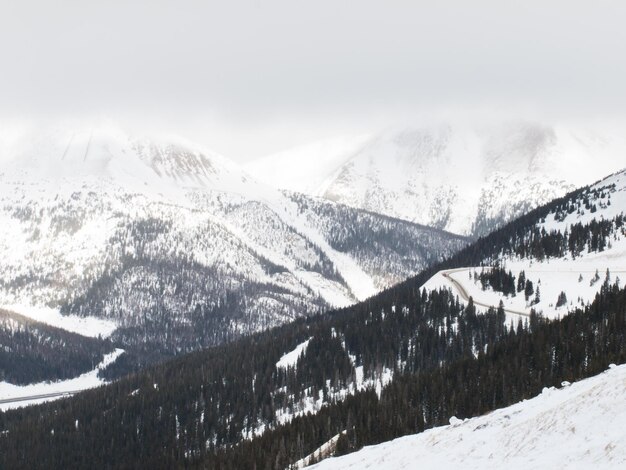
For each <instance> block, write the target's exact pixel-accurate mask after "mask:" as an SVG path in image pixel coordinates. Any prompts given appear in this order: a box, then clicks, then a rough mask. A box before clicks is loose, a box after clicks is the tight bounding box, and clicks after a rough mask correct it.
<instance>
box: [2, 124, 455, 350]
mask: <svg viewBox="0 0 626 470" xmlns="http://www.w3.org/2000/svg"><path fill="white" fill-rule="evenodd" d="M3 131H4V133H3ZM0 162H2V167H1V170H0V225H2V227H4V230H3V232H2V234H0V260H1V261H0V305H4V306H6V307H7V308H12V309H13V310H16V311H19V312H20V313H21V314H23V315H26V316H31V317H33V318H36V319H37V320H38V321H43V322H48V323H53V324H54V325H56V326H60V324H61V323H64V322H60V321H59V318H66V317H59V315H58V312H59V310H62V311H63V313H72V314H75V315H78V316H80V317H93V316H96V317H99V318H101V319H102V318H104V319H106V323H102V324H100V326H102V327H104V329H102V328H101V329H99V330H98V331H97V332H96V330H95V329H94V328H95V325H96V324H97V322H95V323H94V321H92V320H89V321H90V322H91V323H90V324H91V325H92V326H93V327H94V328H91V327H90V328H91V329H90V331H91V332H92V333H88V332H85V334H98V333H101V334H104V335H109V334H111V332H112V330H113V329H114V328H115V326H116V325H117V326H118V327H120V328H122V329H126V332H121V333H119V334H120V335H122V336H124V335H126V334H127V333H129V332H130V331H131V330H132V335H134V337H136V338H137V340H139V337H138V336H137V332H136V329H137V328H139V329H141V328H145V327H146V325H151V326H150V328H152V330H153V331H152V333H151V334H153V335H155V336H156V335H159V334H165V333H164V331H165V330H167V329H169V328H174V329H175V330H176V329H178V328H183V329H187V330H188V329H190V328H191V330H192V331H195V333H196V334H195V335H193V334H192V333H191V332H186V333H184V334H183V333H179V334H180V335H181V336H185V337H192V336H193V337H195V338H196V339H193V340H191V339H190V340H185V343H186V344H187V343H188V342H189V341H192V342H193V341H204V340H205V338H206V335H204V334H201V335H198V334H197V333H198V331H197V328H196V327H198V326H201V325H204V327H206V328H209V329H211V328H213V329H215V328H214V327H217V326H216V325H212V324H210V323H208V322H207V318H209V317H210V318H212V319H216V318H221V320H220V321H221V322H222V323H223V324H227V325H228V326H227V328H228V332H229V334H231V333H233V334H240V333H245V332H250V331H256V330H258V329H259V328H265V327H268V326H272V325H276V324H279V323H283V322H285V321H289V320H292V319H294V318H296V317H298V316H300V315H303V314H306V313H309V312H313V311H316V310H317V309H320V308H328V307H331V306H345V305H348V304H351V303H353V302H355V301H357V300H362V299H364V298H367V297H369V296H371V295H373V294H374V293H376V292H377V291H378V290H379V289H381V288H384V287H387V286H389V285H390V284H392V283H394V282H398V281H400V280H401V279H403V278H404V277H405V276H406V275H407V274H409V275H410V274H414V273H416V272H418V271H419V270H421V269H423V268H424V266H425V265H426V264H428V263H430V262H433V261H436V260H438V259H440V258H441V257H442V256H445V255H447V254H450V253H452V252H453V251H455V250H456V249H458V248H460V247H461V246H462V245H463V244H464V243H465V240H464V239H462V238H460V237H456V236H453V235H451V234H444V233H440V232H437V233H435V232H433V231H431V230H430V229H428V228H425V227H419V226H415V225H413V224H410V223H406V222H404V221H400V220H390V219H388V218H384V217H381V216H377V215H376V214H367V213H362V214H361V213H360V212H359V211H356V210H354V209H351V208H346V207H342V206H339V205H336V204H331V203H326V204H321V203H315V202H314V201H312V200H311V199H310V198H306V197H304V196H302V197H301V198H298V197H295V195H293V194H283V193H282V192H280V191H278V190H276V189H274V188H271V187H269V186H267V185H265V184H263V183H259V182H257V181H256V180H255V179H254V178H252V177H251V176H250V175H249V174H247V173H246V172H245V171H243V170H242V169H241V168H239V167H238V166H237V165H235V164H234V163H232V162H230V161H228V160H227V159H225V158H224V157H221V156H220V155H217V154H215V153H213V152H210V151H207V150H205V149H202V148H199V147H198V146H196V145H194V144H191V143H189V142H185V141H183V140H181V139H177V138H163V137H158V138H151V137H145V136H139V137H134V136H131V135H128V134H126V133H125V132H123V131H121V130H120V129H118V128H116V127H115V126H103V127H95V128H85V129H81V128H70V129H69V130H68V129H66V128H26V129H21V130H19V131H16V130H14V129H13V130H11V132H9V131H7V130H5V129H2V130H0ZM346 215H348V216H349V217H348V216H346ZM380 230H386V231H391V232H394V233H398V234H400V235H399V239H396V240H394V241H393V243H390V242H385V241H384V240H382V241H381V240H376V244H374V243H373V242H372V243H370V242H368V239H372V238H373V236H371V235H370V233H378V232H379V231H380ZM377 231H378V232H377ZM341 233H344V234H345V233H349V234H356V236H357V238H356V239H355V241H353V242H352V244H350V243H346V242H345V237H343V238H341V237H339V235H338V234H341ZM339 239H341V240H342V243H341V244H338V243H337V240H339ZM356 243H358V245H359V248H358V250H356V249H354V246H355V244H356ZM405 252H415V253H417V254H416V255H414V256H411V257H405V256H403V255H402V253H405ZM390 257H396V258H398V259H399V260H400V261H399V262H398V263H389V262H387V263H385V259H388V258H390ZM377 265H378V266H380V268H379V269H377V270H375V269H373V268H372V266H377ZM46 308H47V309H48V310H46ZM50 309H53V310H50ZM42 312H48V313H47V314H46V315H43V316H42V315H41V313H42ZM194 312H196V313H194ZM192 314H193V315H195V317H194V319H193V320H192V319H191V316H192ZM48 317H49V318H48ZM224 317H227V318H228V319H226V318H224ZM216 321H217V320H216ZM72 324H76V325H78V329H79V330H80V331H79V332H82V329H83V327H85V326H86V323H84V322H83V323H82V324H81V323H76V322H74V323H72ZM68 328H69V319H68ZM72 329H73V330H76V329H77V328H76V327H72ZM222 333H223V332H220V333H219V334H220V335H221V334H222ZM129 334H130V333H129ZM211 334H217V333H214V332H212V333H211ZM124 337H126V336H124ZM168 337H170V338H172V336H171V335H168ZM198 338H200V339H198ZM220 338H221V336H220ZM152 339H153V340H154V341H156V342H158V341H159V340H158V339H157V338H152ZM144 340H145V338H144ZM172 341H174V340H172ZM207 341H210V342H213V341H218V339H215V340H213V339H211V340H208V339H207ZM200 346H206V344H195V343H194V346H189V345H187V346H186V347H185V349H187V348H188V347H200ZM179 347H180V345H179V344H173V345H170V346H169V347H168V348H174V349H175V350H179V349H178V348H179Z"/></svg>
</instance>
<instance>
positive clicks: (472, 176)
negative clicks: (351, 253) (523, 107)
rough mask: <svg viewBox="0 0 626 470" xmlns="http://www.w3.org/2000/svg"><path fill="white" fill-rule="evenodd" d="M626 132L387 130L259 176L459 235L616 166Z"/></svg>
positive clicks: (272, 166) (498, 126)
mask: <svg viewBox="0 0 626 470" xmlns="http://www.w3.org/2000/svg"><path fill="white" fill-rule="evenodd" d="M624 155H626V139H625V138H624V134H621V133H619V132H609V131H606V130H603V131H602V132H595V131H591V130H588V129H578V128H574V127H567V126H559V125H545V124H541V123H537V122H531V121H504V122H498V123H491V124H484V125H483V124H479V123H475V124H472V125H467V124H464V125H460V124H452V123H443V124H440V125H436V126H428V127H407V128H402V129H392V130H387V131H385V132H382V133H379V134H376V135H373V136H370V137H369V138H367V137H363V136H360V137H356V138H353V139H336V140H331V141H327V142H321V143H319V144H311V145H308V146H304V147H300V148H296V149H293V150H292V151H284V152H281V153H280V154H277V155H272V156H268V157H265V158H261V159H259V160H257V161H253V162H251V163H250V164H248V165H247V166H246V168H247V169H248V171H250V172H252V173H254V174H255V175H256V176H257V177H259V178H261V179H262V180H264V181H266V182H268V183H271V184H274V185H276V186H277V187H283V188H287V189H291V190H295V189H296V188H298V190H299V191H305V192H308V193H310V194H313V195H316V196H320V197H323V198H325V199H328V200H331V201H337V202H341V203H343V204H346V205H349V206H351V207H356V208H361V209H366V210H369V211H373V212H376V213H380V214H386V215H389V216H392V217H396V218H400V219H403V220H408V221H412V222H417V223H420V224H423V225H427V226H431V227H434V228H440V229H444V230H447V231H450V232H453V233H459V234H463V235H471V236H479V235H484V234H486V233H488V232H490V231H492V230H493V229H494V228H496V227H498V226H501V225H502V224H503V223H504V222H507V221H509V220H512V219H513V218H515V217H517V216H519V215H521V214H524V213H526V212H527V211H528V210H530V209H532V208H534V207H537V206H539V205H541V204H544V203H546V202H548V201H550V200H552V199H554V198H556V197H559V196H562V195H564V194H565V193H566V192H568V191H570V190H572V189H573V188H575V187H578V186H581V185H584V184H590V183H593V182H594V181H596V180H597V179H599V178H601V177H602V176H604V175H606V174H609V173H611V172H613V171H616V170H618V169H620V165H621V164H622V162H623V161H624Z"/></svg>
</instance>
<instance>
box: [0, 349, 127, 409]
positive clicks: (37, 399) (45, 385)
mask: <svg viewBox="0 0 626 470" xmlns="http://www.w3.org/2000/svg"><path fill="white" fill-rule="evenodd" d="M123 353H124V350H123V349H116V350H115V351H113V352H112V353H110V354H107V355H105V356H104V358H103V359H102V362H100V364H98V365H97V366H96V367H95V368H94V369H93V370H92V371H89V372H85V373H84V374H81V375H80V376H78V377H75V378H73V379H68V380H61V381H58V382H41V383H35V384H30V385H24V386H19V385H13V384H10V383H7V382H0V411H6V410H9V409H13V408H21V407H23V406H28V405H35V404H38V403H44V402H47V401H50V400H56V399H58V398H62V397H64V396H69V395H73V394H74V393H77V392H80V391H82V390H87V389H88V388H94V387H98V386H100V385H102V384H104V383H106V382H105V381H104V380H102V379H101V378H100V377H98V372H100V371H101V370H102V369H104V368H106V367H107V366H108V365H109V364H112V363H113V362H115V361H116V360H117V358H118V357H120V356H121V355H122V354H123Z"/></svg>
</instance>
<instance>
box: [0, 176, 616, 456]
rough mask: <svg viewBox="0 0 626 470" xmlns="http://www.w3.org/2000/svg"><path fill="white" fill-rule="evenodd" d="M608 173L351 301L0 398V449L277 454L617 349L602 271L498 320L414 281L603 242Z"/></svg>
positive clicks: (492, 398) (588, 365)
mask: <svg viewBox="0 0 626 470" xmlns="http://www.w3.org/2000/svg"><path fill="white" fill-rule="evenodd" d="M611 178H612V179H608V180H605V181H601V182H599V183H598V184H596V185H594V186H592V187H588V188H582V189H580V190H577V191H575V192H573V193H571V194H570V195H568V196H567V197H565V198H562V199H558V200H555V201H553V202H551V203H550V204H548V205H546V206H542V207H540V208H538V209H536V210H534V211H532V212H531V213H529V214H527V215H525V216H523V217H521V218H519V219H517V220H515V221H514V222H512V223H510V224H508V225H506V226H505V227H503V228H502V229H500V230H498V231H496V232H494V233H492V234H490V235H489V236H487V237H485V238H482V239H479V240H478V241H477V242H476V243H474V244H472V245H470V246H468V247H467V248H465V249H463V250H462V251H460V252H459V253H458V254H456V255H454V256H453V257H452V258H450V259H449V260H447V261H445V262H444V263H440V264H439V265H437V266H433V267H431V268H429V269H427V270H425V271H423V272H422V273H420V274H419V275H418V276H416V277H414V278H411V279H409V280H407V281H406V282H403V283H401V284H399V285H397V286H394V287H392V288H390V289H388V290H385V291H383V292H382V293H380V294H378V295H377V296H374V297H372V298H370V299H368V300H367V301H366V302H362V303H358V304H356V305H354V306H351V307H347V308H344V309H341V310H337V311H333V312H329V313H327V314H325V315H320V316H316V317H310V318H308V319H306V320H305V319H301V320H298V321H296V322H294V323H292V324H289V325H285V326H282V327H280V328H278V329H273V330H270V331H267V332H264V333H262V334H257V335H253V336H251V337H248V338H244V339H242V340H240V341H236V342H234V343H231V344H229V345H224V346H220V347H217V348H211V349H208V350H206V351H202V352H197V353H194V354H191V355H187V356H181V357H179V358H177V359H175V360H173V361H171V362H167V363H164V364H162V365H159V366H154V367H150V368H148V369H146V370H144V371H141V372H139V373H137V374H133V375H131V376H129V377H126V378H123V379H121V380H119V381H116V382H115V383H113V384H112V385H110V386H107V387H103V388H101V389H97V390H93V391H89V392H85V393H83V394H79V395H77V396H76V397H74V398H72V399H66V400H61V401H57V402H53V403H50V404H47V405H43V406H42V407H34V408H26V409H24V410H21V411H10V412H7V413H4V414H0V428H1V429H2V430H3V433H2V434H0V449H1V450H2V452H0V455H2V458H3V459H4V460H3V463H4V464H5V465H7V466H15V465H17V463H18V462H28V465H29V466H31V467H32V468H37V463H38V462H42V461H43V459H42V457H43V456H44V455H45V456H46V458H47V459H48V460H47V461H48V462H50V461H52V462H53V463H54V464H55V465H57V466H64V465H67V464H69V462H72V465H73V466H75V467H77V468H82V467H87V466H93V465H98V462H100V463H101V464H104V463H105V462H106V463H107V465H109V466H112V467H120V466H123V465H128V463H129V462H142V465H149V466H151V467H153V468H172V467H179V466H181V467H182V466H187V467H203V468H207V467H208V468H253V467H255V466H256V467H257V468H285V467H287V466H288V465H290V464H293V463H295V462H296V461H298V460H299V459H302V458H303V457H305V456H307V455H309V454H310V453H312V452H314V451H315V450H316V449H318V448H319V447H320V446H322V445H323V444H324V443H326V442H328V441H329V440H331V439H332V438H334V437H335V436H338V435H339V436H340V437H339V439H338V440H337V443H336V452H337V453H347V452H351V451H354V450H357V449H359V448H361V447H362V446H364V445H370V444H376V443H380V442H384V441H386V440H389V439H392V438H395V437H399V436H402V435H407V434H414V433H415V432H421V431H424V430H426V429H430V428H433V427H437V426H441V425H444V424H446V423H448V421H449V419H450V417H452V416H456V417H458V418H459V419H465V418H471V417H474V416H480V415H483V414H485V413H487V412H489V411H493V410H495V409H498V408H502V407H505V406H509V405H512V404H514V403H517V402H519V401H520V400H523V399H529V398H531V397H533V396H536V395H537V394H539V393H540V392H541V390H542V389H543V388H544V387H553V386H554V387H557V386H560V384H561V383H562V382H563V381H569V382H573V381H576V380H580V379H583V378H586V377H590V376H592V375H595V374H598V373H600V372H601V371H603V370H605V369H606V368H607V367H608V366H609V364H611V363H623V362H626V340H625V338H626V316H625V312H626V310H625V308H626V290H624V289H623V287H622V286H621V285H620V284H619V282H617V281H616V280H615V279H614V278H611V277H609V276H606V275H605V277H604V278H603V279H601V281H600V282H598V283H597V291H596V294H595V296H594V297H593V301H592V302H591V303H589V304H586V305H584V306H580V305H579V306H576V305H574V306H573V308H572V309H570V310H569V312H568V314H567V315H563V316H561V318H560V319H555V320H550V319H548V318H545V317H543V316H541V315H537V314H536V313H534V312H532V313H531V314H530V317H529V318H524V319H522V320H521V321H517V322H515V321H514V322H511V321H510V319H509V318H507V314H506V312H505V311H504V309H502V308H492V309H487V311H486V312H485V313H482V314H480V313H479V312H478V311H477V309H476V307H475V305H473V303H472V302H467V304H466V305H463V303H461V302H460V300H459V298H458V297H457V296H456V294H454V293H452V292H451V291H449V290H448V289H441V290H435V291H431V292H427V291H426V290H422V289H421V286H423V285H424V283H426V282H427V281H428V280H429V279H430V278H432V276H433V275H434V274H435V273H437V272H439V271H441V270H449V269H455V268H458V267H464V266H481V265H483V264H484V265H486V266H493V263H496V262H499V261H500V260H502V259H504V258H506V257H513V256H516V257H520V258H524V259H527V260H535V261H539V260H546V259H560V258H563V259H564V258H565V257H566V256H569V255H567V253H569V254H572V255H573V256H575V257H576V259H584V258H585V256H594V255H595V254H597V253H605V254H608V253H610V252H611V250H613V249H614V247H616V246H618V245H619V243H616V242H617V241H619V240H623V238H624V237H625V236H626V234H624V231H623V217H622V213H623V210H624V208H623V207H620V206H619V205H617V204H618V202H619V201H620V198H621V194H622V192H623V191H624V184H623V183H624V181H625V180H624V173H623V172H622V173H619V174H616V175H614V176H613V177H611ZM608 199H610V200H611V201H615V202H611V204H608ZM593 207H595V210H594V212H593V213H594V214H595V216H594V219H595V221H594V219H591V220H583V219H580V224H578V222H577V223H573V224H572V225H571V226H570V227H574V226H576V227H578V228H576V229H575V230H574V229H572V228H570V229H569V230H567V232H560V231H556V230H555V231H552V232H546V231H545V230H542V229H541V227H542V224H544V223H548V222H550V220H554V218H555V217H557V218H559V219H563V218H566V217H568V215H567V214H569V215H573V214H576V216H581V217H582V216H584V214H583V212H584V213H587V211H589V212H591V209H592V208H593ZM605 210H606V215H607V217H606V218H604V217H602V215H603V211H605ZM576 216H574V217H576ZM583 222H584V223H583ZM616 255H618V253H617V252H616ZM493 269H496V268H495V267H493ZM113 366H115V365H113ZM77 422H78V423H79V424H78V427H77V425H76V423H77ZM79 429H80V431H79ZM341 436H343V437H341ZM27 449H28V450H27ZM84 449H90V452H89V455H87V454H86V453H85V452H84ZM24 459H25V460H24Z"/></svg>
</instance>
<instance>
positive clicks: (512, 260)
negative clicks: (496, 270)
mask: <svg viewBox="0 0 626 470" xmlns="http://www.w3.org/2000/svg"><path fill="white" fill-rule="evenodd" d="M584 201H587V202H586V203H587V204H588V205H589V207H593V211H592V210H586V209H585V208H584V204H585V202H584ZM568 205H570V206H571V207H572V208H573V207H575V206H576V207H581V208H580V209H577V210H572V212H571V213H565V214H561V213H557V212H554V211H553V212H551V213H550V214H548V216H547V217H545V220H544V221H541V222H540V223H539V225H538V226H539V228H543V229H545V230H546V232H552V231H558V232H561V233H565V232H568V231H571V228H572V225H573V224H579V223H580V224H583V225H584V224H589V223H590V222H592V221H593V220H606V221H610V220H613V219H614V218H615V217H616V216H623V215H624V214H626V170H623V171H621V172H617V173H615V174H614V175H611V176H609V177H607V178H605V179H603V180H601V181H599V182H597V183H596V184H594V185H592V186H591V187H590V188H588V189H587V190H585V191H583V193H581V194H580V195H579V196H577V197H576V198H574V199H573V200H572V201H570V202H569V204H568ZM499 263H500V264H501V266H503V267H504V268H505V269H507V270H510V271H511V273H512V274H513V275H514V276H516V277H518V276H519V275H520V273H521V272H522V271H523V272H524V273H525V277H526V279H528V280H530V281H531V282H532V283H533V285H534V287H535V290H536V289H537V288H539V291H540V297H539V302H536V303H535V302H534V300H535V296H534V295H532V296H531V298H530V299H528V300H526V299H525V297H524V294H523V292H518V293H517V294H516V295H515V296H505V295H503V294H502V293H501V292H496V291H494V290H492V289H491V288H487V289H486V290H483V289H482V285H481V283H480V282H479V280H478V275H479V274H480V273H481V272H482V271H483V270H485V269H489V268H488V267H487V268H483V267H480V266H476V267H466V268H459V269H453V270H447V271H445V272H440V273H437V274H436V275H435V276H433V277H432V278H431V279H430V280H429V281H428V282H426V283H425V284H424V286H423V287H424V288H425V289H427V290H432V289H439V288H441V287H443V288H450V289H452V290H453V291H455V292H456V293H457V294H458V295H459V296H460V298H461V300H463V297H465V296H469V297H472V298H473V300H474V301H475V302H476V304H477V308H478V309H479V310H485V309H486V308H487V307H489V306H493V307H497V306H498V304H499V302H500V301H502V303H503V304H504V307H505V309H507V313H508V314H509V317H510V319H512V320H517V319H519V317H520V316H528V315H529V314H530V311H531V309H534V310H535V311H537V312H541V313H542V314H543V315H544V316H546V317H548V318H558V317H562V316H563V315H566V314H567V312H568V311H569V310H570V309H572V308H575V307H577V306H578V307H581V306H583V305H586V304H588V303H591V301H592V300H593V298H594V297H595V295H596V293H597V292H598V291H599V290H600V288H601V287H602V284H603V283H604V281H605V279H606V278H607V276H608V280H609V282H615V280H616V279H620V280H621V281H622V285H623V281H624V280H625V279H626V231H625V230H624V229H623V228H622V229H619V230H617V231H616V233H614V234H613V235H612V236H611V237H610V240H609V243H608V245H607V246H606V247H605V248H604V249H603V250H602V251H597V252H594V251H591V249H589V248H587V249H585V250H583V252H582V253H581V254H579V255H578V256H572V255H571V254H566V255H565V256H563V257H562V258H551V257H547V258H544V259H541V260H539V259H536V258H520V257H517V256H504V257H501V258H500V259H499ZM459 286H460V287H461V288H462V291H463V292H459ZM561 293H565V296H566V298H567V302H566V303H565V304H564V305H561V306H557V299H558V297H559V295H561ZM514 312H519V313H521V314H522V315H516V314H515V313H514Z"/></svg>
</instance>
